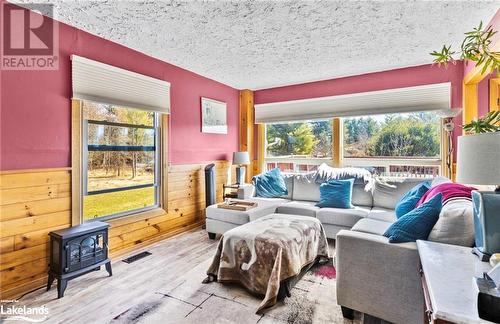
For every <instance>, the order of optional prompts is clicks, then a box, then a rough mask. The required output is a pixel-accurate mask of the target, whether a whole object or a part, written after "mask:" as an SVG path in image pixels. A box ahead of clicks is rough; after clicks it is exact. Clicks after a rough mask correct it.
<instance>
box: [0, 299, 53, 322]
mask: <svg viewBox="0 0 500 324" xmlns="http://www.w3.org/2000/svg"><path fill="white" fill-rule="evenodd" d="M5 302H8V304H3V303H5ZM18 302H19V301H18V300H11V301H4V300H2V305H0V320H1V321H25V322H31V323H40V322H43V321H45V320H46V319H47V315H49V309H48V308H47V307H46V306H40V307H26V305H24V306H17V305H16V303H18Z"/></svg>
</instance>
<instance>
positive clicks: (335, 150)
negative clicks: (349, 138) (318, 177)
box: [332, 118, 344, 168]
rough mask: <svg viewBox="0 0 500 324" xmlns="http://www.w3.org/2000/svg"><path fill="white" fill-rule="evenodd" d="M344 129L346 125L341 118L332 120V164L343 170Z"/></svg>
mask: <svg viewBox="0 0 500 324" xmlns="http://www.w3.org/2000/svg"><path fill="white" fill-rule="evenodd" d="M342 127H344V123H343V122H342V119H341V118H333V120H332V137H333V139H332V145H333V147H332V159H333V160H332V163H333V166H334V167H336V168H341V167H342V165H343V159H344V154H343V153H344V152H343V151H344V144H343V143H344V140H343V134H344V132H343V131H342Z"/></svg>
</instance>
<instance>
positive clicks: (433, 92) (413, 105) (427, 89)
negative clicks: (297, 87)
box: [255, 82, 451, 124]
mask: <svg viewBox="0 0 500 324" xmlns="http://www.w3.org/2000/svg"><path fill="white" fill-rule="evenodd" d="M450 93H451V84H450V83H449V82H447V83H437V84H430V85H423V86H416V87H408V88H398V89H390V90H381V91H370V92H362V93H354V94H347V95H339V96H331V97H321V98H313V99H304V100H293V101H283V102H274V103H269V104H257V105H255V122H256V123H258V124H263V123H276V122H288V121H297V120H311V119H325V118H333V117H355V116H366V115H379V114H388V113H405V112H417V111H418V112H420V111H432V110H446V109H450V108H451V103H450V100H451V94H450Z"/></svg>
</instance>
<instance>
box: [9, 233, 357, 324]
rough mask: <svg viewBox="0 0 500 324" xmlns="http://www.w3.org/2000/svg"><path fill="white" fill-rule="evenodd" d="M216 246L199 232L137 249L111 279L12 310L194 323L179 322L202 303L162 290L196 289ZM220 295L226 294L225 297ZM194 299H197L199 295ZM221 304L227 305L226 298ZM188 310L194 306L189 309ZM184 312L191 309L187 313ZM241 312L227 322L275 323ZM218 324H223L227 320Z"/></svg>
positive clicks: (82, 281)
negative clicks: (43, 309) (138, 256)
mask: <svg viewBox="0 0 500 324" xmlns="http://www.w3.org/2000/svg"><path fill="white" fill-rule="evenodd" d="M217 243H218V239H217V240H210V239H209V238H208V237H207V234H206V231H205V230H202V229H201V228H198V229H194V230H191V231H188V232H186V233H183V234H180V235H177V236H174V237H171V238H168V239H166V240H164V241H161V242H158V243H155V244H153V245H151V246H149V247H147V248H145V249H143V250H147V251H149V252H151V253H152V255H150V256H148V257H145V258H143V259H141V260H138V261H136V262H133V263H131V264H127V263H124V262H122V261H121V259H123V258H125V257H126V256H123V257H122V258H120V259H119V260H115V261H114V262H113V263H112V267H113V276H112V277H108V276H107V272H106V271H105V270H104V267H103V268H102V269H101V270H100V271H95V272H92V273H89V274H87V275H85V276H83V277H80V278H77V279H74V280H72V281H70V282H69V283H68V288H67V289H66V292H65V296H64V297H63V298H61V299H57V289H56V288H55V287H54V286H53V288H52V289H51V290H50V291H48V292H47V291H46V290H45V289H44V288H42V289H39V290H36V291H34V292H32V293H29V294H27V295H25V296H24V297H22V298H21V299H20V301H19V302H18V303H17V306H24V305H25V306H26V307H40V306H46V307H47V308H48V311H49V315H48V318H47V320H46V321H44V323H72V324H73V323H129V324H130V323H143V322H146V323H150V322H151V323H153V322H154V323H157V322H159V323H179V322H187V323H191V322H192V321H193V320H194V319H195V318H196V316H195V315H196V314H194V313H193V316H191V317H189V318H193V319H191V320H188V318H184V317H185V316H186V315H185V314H189V313H191V312H193V310H194V311H199V309H200V308H201V307H200V306H199V305H201V304H203V302H204V301H202V302H201V304H198V301H195V299H193V298H195V297H194V294H192V293H191V292H189V291H188V292H187V293H186V294H185V295H186V296H185V297H186V298H184V299H183V300H181V299H180V298H177V297H172V296H168V295H167V294H165V291H170V290H171V289H175V287H177V286H176V285H178V284H177V282H178V281H179V280H181V281H183V283H184V284H188V285H194V284H200V283H201V280H202V277H203V276H204V271H205V268H206V267H207V265H208V264H209V263H207V260H210V259H211V258H212V257H213V255H214V253H215V249H216V247H217ZM330 245H331V246H330V248H331V250H332V255H334V253H333V252H334V246H333V242H331V244H330ZM138 252H140V251H134V253H133V254H136V253H138ZM195 268H196V269H195ZM193 269H194V270H193ZM190 273H195V275H196V278H194V279H186V280H184V278H183V276H185V275H186V274H190ZM198 277H199V278H198ZM189 282H191V283H189ZM179 285H180V284H179ZM205 286H206V287H203V289H204V288H207V289H221V288H220V287H219V286H217V284H211V285H208V286H207V285H205ZM195 289H197V288H195ZM195 289H193V291H194V290H195ZM224 289H226V288H224ZM198 291H199V289H198ZM330 291H331V293H332V296H334V294H335V292H334V289H330V288H329V289H328V295H329V292H330ZM232 292H234V290H233V291H231V293H232ZM236 294H237V295H238V298H242V299H241V300H245V299H246V298H251V297H247V293H246V292H241V293H239V292H238V293H236ZM208 295H215V297H218V298H222V299H221V301H223V300H224V297H223V296H222V295H221V296H217V295H216V294H213V293H212V294H208ZM208 295H207V296H208ZM165 296H167V297H170V298H174V299H176V298H177V300H174V302H176V303H178V304H173V303H170V304H168V305H165V303H164V302H157V303H156V301H158V300H159V299H160V298H165ZM202 296H203V294H202ZM226 296H231V295H229V294H228V295H226ZM190 298H191V299H190ZM196 298H199V296H197V297H196ZM333 298H334V297H333ZM207 299H208V297H207ZM225 299H226V300H228V299H227V298H225ZM230 299H231V298H230ZM235 302H236V301H235V300H228V301H227V305H222V306H220V307H219V308H218V310H216V311H215V312H217V311H221V312H224V309H228V308H230V307H231V303H235ZM257 303H258V302H257ZM160 304H161V305H160ZM327 304H328V305H327V307H326V309H327V312H330V309H331V311H333V312H338V313H340V308H339V307H338V306H337V305H336V303H335V301H334V300H332V301H328V303H327ZM158 305H160V306H161V307H167V308H166V309H163V310H162V311H161V312H158V315H157V317H156V318H157V320H156V321H153V320H152V319H153V318H155V317H154V316H150V314H147V316H146V313H147V312H148V311H149V310H150V308H154V307H159V306H158ZM233 305H234V304H233ZM193 306H195V307H194V308H193ZM240 306H241V305H240ZM168 307H170V308H168ZM183 307H184V308H183ZM189 307H191V308H192V309H193V310H191V311H190V310H189ZM203 307H204V308H205V310H204V311H205V312H207V311H208V312H210V307H211V306H210V305H209V304H207V303H205V304H204V306H203ZM337 308H338V309H337ZM242 309H243V308H242ZM154 311H156V310H154ZM244 311H245V313H238V312H240V310H237V308H236V307H234V308H233V309H232V312H233V313H234V315H231V316H234V317H231V318H235V319H237V318H245V317H246V318H245V320H242V321H240V320H237V321H236V322H235V323H246V322H248V323H258V322H260V323H275V322H276V321H275V320H273V317H272V316H271V317H266V318H259V317H258V316H257V317H255V320H254V319H253V318H252V319H250V318H249V317H251V316H254V315H255V314H254V310H252V309H246V310H244ZM152 312H153V311H152ZM162 314H163V315H162ZM238 314H240V315H238ZM211 315H214V314H211ZM148 316H150V317H148ZM204 316H205V317H204ZM255 316H256V315H255ZM336 316H337V317H336V318H338V321H339V322H341V323H352V322H351V321H344V320H343V319H342V317H341V315H339V314H336ZM141 317H142V319H141ZM166 317H167V318H166ZM168 317H170V318H168ZM179 318H180V320H179ZM199 318H200V316H198V320H196V321H195V322H196V323H199V322H200V321H199ZM201 318H202V319H203V318H206V315H202V316H201ZM215 318H217V316H215ZM146 319H148V320H146ZM201 322H203V320H202V321H201ZM215 322H217V320H215ZM223 322H224V323H228V322H227V320H225V321H223ZM315 322H317V321H315ZM330 322H331V321H330ZM335 322H337V320H336V321H335ZM355 322H358V321H355ZM211 323H214V321H211Z"/></svg>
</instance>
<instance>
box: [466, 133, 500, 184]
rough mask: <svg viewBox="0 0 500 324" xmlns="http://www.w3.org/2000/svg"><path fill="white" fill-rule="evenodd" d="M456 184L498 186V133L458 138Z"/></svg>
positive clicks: (499, 143) (499, 178) (499, 137)
mask: <svg viewBox="0 0 500 324" xmlns="http://www.w3.org/2000/svg"><path fill="white" fill-rule="evenodd" d="M457 182H459V183H464V184H472V185H499V184H500V132H495V133H485V134H476V135H464V136H459V137H458V149H457Z"/></svg>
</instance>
